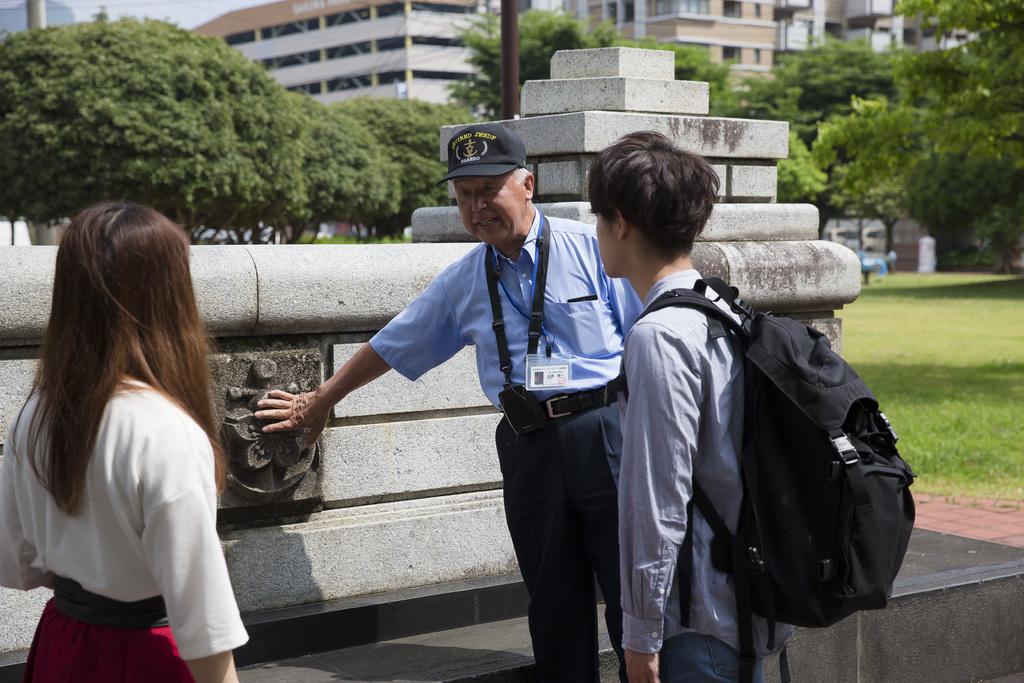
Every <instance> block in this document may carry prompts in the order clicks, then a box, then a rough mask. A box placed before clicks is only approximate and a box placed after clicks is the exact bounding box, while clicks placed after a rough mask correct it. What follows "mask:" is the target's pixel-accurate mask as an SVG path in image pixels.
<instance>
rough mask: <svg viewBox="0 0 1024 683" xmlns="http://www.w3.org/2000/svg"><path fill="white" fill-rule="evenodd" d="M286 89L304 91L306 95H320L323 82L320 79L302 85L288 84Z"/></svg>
mask: <svg viewBox="0 0 1024 683" xmlns="http://www.w3.org/2000/svg"><path fill="white" fill-rule="evenodd" d="M288 90H291V91H292V92H304V93H306V94H307V95H320V94H321V93H322V92H323V83H321V82H320V81H314V82H313V83H303V84H302V85H290V86H288Z"/></svg>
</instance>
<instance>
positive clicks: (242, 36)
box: [224, 31, 256, 45]
mask: <svg viewBox="0 0 1024 683" xmlns="http://www.w3.org/2000/svg"><path fill="white" fill-rule="evenodd" d="M254 40H256V31H242V32H241V33H232V34H231V35H230V36H227V37H225V38H224V42H226V43H227V44H228V45H241V44H243V43H251V42H252V41H254Z"/></svg>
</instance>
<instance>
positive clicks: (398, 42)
mask: <svg viewBox="0 0 1024 683" xmlns="http://www.w3.org/2000/svg"><path fill="white" fill-rule="evenodd" d="M404 49H405V37H404V36H399V37H397V38H378V39H377V52H390V51H391V50H404Z"/></svg>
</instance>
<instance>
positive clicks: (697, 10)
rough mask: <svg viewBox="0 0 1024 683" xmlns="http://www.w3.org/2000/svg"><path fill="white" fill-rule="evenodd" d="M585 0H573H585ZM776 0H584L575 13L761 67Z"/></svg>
mask: <svg viewBox="0 0 1024 683" xmlns="http://www.w3.org/2000/svg"><path fill="white" fill-rule="evenodd" d="M585 1H587V0H577V2H578V3H579V2H585ZM778 1H780V0H596V1H595V0H589V3H588V4H587V5H586V7H587V9H586V10H583V9H582V7H581V6H580V4H577V5H576V6H575V8H574V9H575V10H576V13H577V16H585V13H587V12H588V13H589V17H590V19H591V21H593V22H599V21H612V22H614V23H615V25H616V27H617V28H618V29H619V31H620V32H622V33H623V34H624V35H626V36H629V37H633V38H645V37H646V38H655V39H656V40H658V41H659V42H671V43H678V44H681V45H698V46H701V47H705V48H707V50H708V53H709V55H710V57H711V61H713V62H716V63H721V62H732V63H733V68H734V69H736V70H739V71H747V72H758V71H761V72H767V71H769V70H770V69H771V67H772V55H773V53H774V52H775V49H776V36H777V24H776V22H775V16H774V10H775V5H776V2H778Z"/></svg>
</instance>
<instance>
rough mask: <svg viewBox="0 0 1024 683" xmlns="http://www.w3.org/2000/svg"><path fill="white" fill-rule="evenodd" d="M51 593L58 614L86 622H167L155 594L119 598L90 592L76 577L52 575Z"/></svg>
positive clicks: (150, 625)
mask: <svg viewBox="0 0 1024 683" xmlns="http://www.w3.org/2000/svg"><path fill="white" fill-rule="evenodd" d="M53 597H54V601H55V603H56V607H57V610H58V611H59V612H60V613H61V614H63V615H64V616H66V617H71V618H72V619H77V620H78V621H84V622H85V623H87V624H97V625H99V626H115V627H117V628H156V627H158V626H167V625H168V624H167V608H166V606H165V605H164V599H163V598H162V597H160V596H159V595H157V596H155V597H152V598H146V599H145V600H138V601H136V602H121V601H120V600H113V599H111V598H107V597H104V596H102V595H97V594H96V593H90V592H89V591H87V590H85V589H84V588H82V586H81V585H80V584H79V583H78V582H77V581H73V580H71V579H65V578H64V577H62V576H54V577H53Z"/></svg>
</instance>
